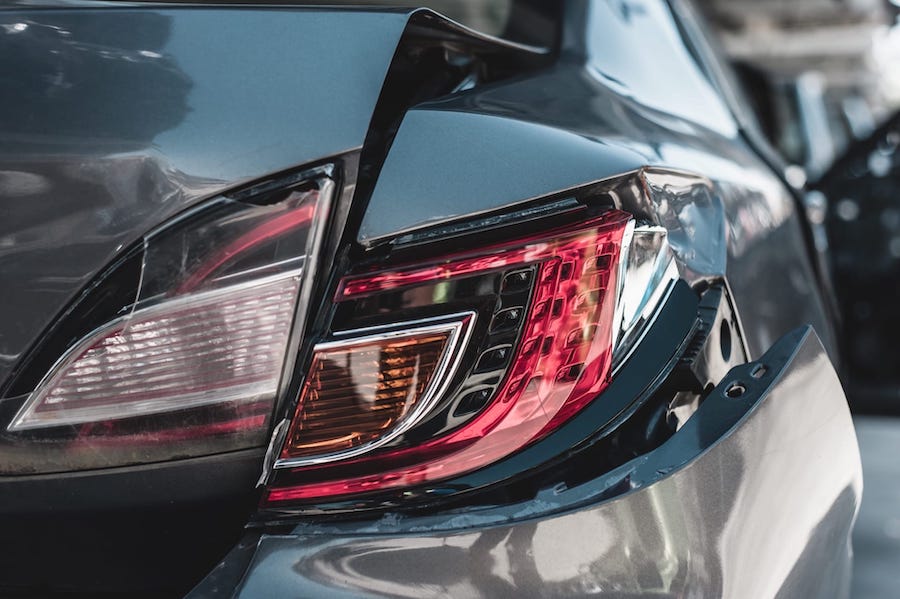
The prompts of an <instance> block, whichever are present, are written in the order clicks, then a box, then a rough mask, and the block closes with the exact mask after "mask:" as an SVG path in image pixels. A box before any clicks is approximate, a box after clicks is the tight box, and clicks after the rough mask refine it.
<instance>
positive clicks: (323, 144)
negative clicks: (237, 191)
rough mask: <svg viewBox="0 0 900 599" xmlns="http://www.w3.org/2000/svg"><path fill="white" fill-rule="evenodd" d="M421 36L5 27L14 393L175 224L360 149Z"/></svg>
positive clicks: (195, 27)
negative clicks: (33, 347) (145, 238)
mask: <svg viewBox="0 0 900 599" xmlns="http://www.w3.org/2000/svg"><path fill="white" fill-rule="evenodd" d="M407 21H408V14H405V13H398V12H354V11H321V10H319V11H317V10H310V9H290V10H288V9H254V10H242V9H210V8H193V9H181V8H171V9H164V8H159V7H153V8H150V7H144V8H139V9H138V8H133V9H121V8H109V7H106V8H104V9H99V10H87V9H83V8H78V9H71V10H37V9H34V10H26V9H22V10H21V11H3V12H0V286H2V288H3V292H2V293H0V314H2V315H3V316H2V318H3V321H4V322H3V326H2V327H0V381H2V380H3V379H4V378H5V376H6V374H7V373H8V372H9V369H10V368H11V367H12V365H13V364H14V363H15V362H16V360H17V359H18V358H19V356H20V355H21V354H22V352H23V351H25V350H26V348H27V347H28V346H29V345H30V344H31V343H33V342H34V341H35V339H36V337H37V336H38V335H39V334H40V333H41V331H42V330H43V329H44V328H45V327H46V326H47V324H48V322H49V321H50V320H51V319H52V318H53V317H54V316H55V315H56V314H57V313H58V312H59V311H60V310H61V309H62V308H63V307H64V306H65V305H66V304H67V302H69V301H70V300H71V298H72V297H73V296H74V295H75V294H76V293H77V292H78V291H79V290H80V289H81V288H82V287H83V286H84V285H85V284H86V283H87V282H88V281H89V280H90V279H91V278H92V277H93V276H94V275H95V274H96V272H97V271H98V270H99V269H100V268H102V267H103V266H104V265H106V264H107V263H108V262H109V261H110V260H111V259H112V258H113V257H114V256H115V255H116V254H117V252H119V250H121V249H122V248H123V247H124V246H126V245H128V244H130V243H132V242H134V241H135V240H137V239H139V238H140V237H141V236H142V235H143V234H144V233H146V232H147V231H148V230H149V229H151V228H152V227H154V226H156V225H157V224H159V223H160V222H162V221H163V220H164V219H165V218H167V217H169V216H171V215H173V214H175V213H177V212H179V211H180V210H182V209H184V208H185V207H187V206H190V205H192V204H194V203H196V202H197V201H198V200H200V199H203V198H206V197H210V196H213V195H215V194H218V193H221V192H222V191H223V190H227V189H228V188H231V187H233V186H235V185H238V184H240V183H242V182H244V181H248V180H252V179H256V178H259V177H262V176H266V175H268V174H270V173H274V172H277V171H281V170H284V169H287V168H292V167H295V166H297V165H301V164H304V163H309V162H310V161H314V160H318V159H320V158H322V157H325V156H330V155H334V154H338V153H341V152H346V151H348V150H354V149H357V148H359V147H360V146H361V145H362V143H363V140H364V138H365V135H366V132H367V130H368V125H369V119H370V118H371V115H372V111H373V109H374V106H375V103H376V101H377V99H378V94H379V93H380V91H381V86H382V83H383V80H384V76H385V73H386V71H387V68H388V65H389V64H390V61H391V58H392V56H393V53H394V51H395V49H396V46H397V42H398V40H399V39H400V36H401V34H402V32H403V30H404V28H405V26H406V23H407ZM351 39H352V40H354V43H346V41H347V40H351Z"/></svg>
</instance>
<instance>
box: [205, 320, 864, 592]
mask: <svg viewBox="0 0 900 599" xmlns="http://www.w3.org/2000/svg"><path fill="white" fill-rule="evenodd" d="M823 471H828V472H830V473H831V474H830V476H828V477H827V478H822V477H821V476H819V475H818V474H817V473H820V472H823ZM861 489H862V482H861V478H860V465H859V453H858V450H857V446H856V439H855V434H854V431H853V425H852V422H851V419H850V414H849V411H848V409H847V402H846V399H845V397H844V393H843V391H842V389H841V385H840V383H839V381H838V378H837V375H836V374H835V372H834V370H833V368H832V366H831V363H830V362H829V360H828V358H827V356H826V354H825V351H824V349H823V347H822V345H821V343H820V341H819V339H818V337H816V335H815V333H814V332H813V331H812V329H811V328H802V329H797V330H795V331H793V332H792V333H790V334H788V335H786V336H785V337H783V338H782V339H781V340H779V341H778V342H777V343H776V344H775V345H774V346H772V348H771V349H770V350H769V351H768V352H767V353H766V354H765V355H764V356H763V357H762V358H761V359H760V360H758V361H754V362H750V363H748V364H744V365H741V366H738V367H735V368H733V369H731V370H730V371H729V372H728V374H727V375H726V376H725V377H724V378H723V379H722V382H721V383H720V384H719V385H718V386H717V387H716V388H715V389H714V390H713V391H712V392H711V393H710V394H709V395H708V396H707V398H706V399H705V401H704V402H703V403H702V404H701V405H700V407H699V409H698V410H697V411H696V413H694V414H693V416H692V417H691V418H690V419H689V420H687V421H686V422H685V423H684V425H683V426H681V428H680V429H679V430H678V431H677V432H676V433H675V434H674V435H673V436H672V437H671V438H669V439H668V440H667V441H666V442H665V443H663V444H662V445H661V446H659V447H657V448H656V449H655V450H653V451H651V452H649V453H646V454H644V455H642V456H640V457H638V458H635V459H633V460H631V461H629V462H627V463H625V464H623V465H622V466H620V467H619V468H616V469H615V470H613V471H610V472H606V473H604V474H602V475H600V476H598V477H597V478H594V479H592V480H589V481H587V482H584V483H582V484H579V485H577V486H570V487H565V486H562V485H560V486H558V487H556V488H554V489H548V490H547V491H545V492H544V493H543V494H542V495H541V496H539V497H538V498H537V499H532V500H529V501H527V502H523V503H521V504H517V505H505V506H503V507H502V508H484V509H480V510H477V511H469V512H466V511H459V512H457V513H455V514H451V515H450V516H448V514H446V513H442V514H439V515H434V516H415V517H400V516H396V515H390V514H389V515H387V516H384V517H382V518H381V519H380V520H378V521H370V522H364V523H360V522H343V523H337V524H307V525H301V526H299V527H297V528H294V529H293V530H292V531H290V532H289V534H284V535H277V536H275V535H268V534H263V535H260V536H254V537H248V538H247V541H248V543H249V544H250V545H249V546H247V545H246V544H245V546H243V547H239V548H236V549H235V550H234V551H233V552H232V554H231V555H230V556H229V558H226V560H225V562H224V563H223V564H222V565H221V566H220V568H219V569H217V571H215V572H214V573H213V574H212V575H210V577H209V578H208V579H207V580H206V581H204V583H202V584H201V586H200V587H198V588H197V589H196V590H195V595H196V596H209V595H210V594H215V590H216V587H217V588H218V589H226V588H227V589H234V586H229V585H228V584H227V583H226V579H228V578H231V577H234V580H235V581H236V580H238V579H240V580H241V582H240V584H239V586H238V587H237V590H236V591H235V595H236V596H239V597H280V596H347V597H350V596H354V597H356V596H378V597H442V596H473V597H479V596H481V597H503V596H509V597H523V596H582V595H586V594H597V595H600V596H609V597H631V596H636V595H638V594H640V596H645V595H649V596H653V597H694V596H702V597H760V598H761V597H776V596H777V597H819V596H829V597H832V596H835V595H836V593H835V591H836V590H837V591H838V593H837V595H840V591H841V590H842V589H843V590H846V589H848V588H849V587H848V583H849V576H850V571H849V564H850V561H849V552H850V547H849V535H850V528H851V527H852V523H853V521H854V519H855V512H856V510H857V508H858V505H859V499H860V494H861ZM223 583H224V584H223Z"/></svg>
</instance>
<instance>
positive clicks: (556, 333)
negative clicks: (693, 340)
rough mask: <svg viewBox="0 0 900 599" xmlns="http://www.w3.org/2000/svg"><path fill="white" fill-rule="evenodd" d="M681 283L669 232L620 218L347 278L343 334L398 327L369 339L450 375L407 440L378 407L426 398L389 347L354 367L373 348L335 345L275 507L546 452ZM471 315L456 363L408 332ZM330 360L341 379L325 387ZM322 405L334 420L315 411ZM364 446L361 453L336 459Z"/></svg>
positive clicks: (306, 408) (272, 502) (291, 443)
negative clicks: (543, 446)
mask: <svg viewBox="0 0 900 599" xmlns="http://www.w3.org/2000/svg"><path fill="white" fill-rule="evenodd" d="M632 250H634V251H632ZM673 276H674V270H673V263H672V261H671V255H670V252H669V250H668V246H667V244H666V240H665V231H664V230H661V229H659V228H655V227H637V228H636V227H635V223H634V220H633V219H632V217H631V216H630V215H628V214H627V213H624V212H621V211H618V210H609V211H607V212H605V213H603V214H602V215H601V216H598V217H595V218H592V219H589V220H587V221H583V222H579V223H577V224H573V225H571V226H568V227H564V228H561V229H557V230H554V231H550V232H548V233H545V234H541V235H537V236H533V237H529V238H525V239H519V240H515V241H511V242H508V243H501V244H498V245H495V246H492V247H488V248H483V249H480V250H474V251H469V252H462V253H458V254H456V255H451V256H447V257H444V258H442V259H438V260H432V261H429V262H428V263H425V264H414V265H406V266H400V267H395V268H389V269H385V270H381V271H376V272H368V273H362V274H354V275H350V276H348V277H345V278H344V279H343V280H342V281H341V282H340V285H339V287H338V290H337V294H336V297H335V302H336V305H337V312H336V318H337V319H338V320H340V319H341V317H342V314H343V317H344V318H345V319H346V320H349V321H359V320H363V321H365V320H366V319H371V318H373V317H374V318H375V319H376V320H379V321H384V320H385V318H387V320H388V321H389V322H387V323H385V324H382V325H375V326H372V327H368V328H367V329H365V330H366V331H368V334H372V332H373V331H374V332H376V334H377V332H378V331H379V330H383V331H384V332H385V333H387V332H390V331H398V330H399V331H406V335H407V336H406V337H405V339H406V340H407V342H408V343H410V344H412V345H415V344H422V345H428V344H431V346H432V347H433V348H434V349H433V350H432V353H430V354H429V358H428V364H432V363H434V361H435V360H437V359H438V354H441V355H442V356H445V357H446V356H449V359H452V361H453V363H454V367H453V373H451V374H450V375H448V376H449V379H448V380H446V381H443V382H442V383H441V384H442V385H443V391H442V392H441V393H440V397H438V398H437V399H435V400H433V402H432V405H431V407H430V408H429V409H428V410H423V411H422V412H420V413H418V414H417V416H416V418H415V419H410V420H406V421H404V422H406V426H405V427H404V428H403V429H402V430H398V428H399V424H392V423H389V422H388V421H387V419H386V414H389V413H391V412H390V410H391V408H385V409H384V410H385V411H381V410H378V409H375V407H374V406H375V405H376V404H377V403H378V402H379V399H378V398H379V397H380V396H379V393H381V394H386V395H389V396H391V397H398V398H399V397H418V396H422V395H424V394H425V393H426V392H427V390H428V388H429V387H428V384H429V383H426V384H423V382H422V381H421V380H420V379H419V378H416V377H410V376H395V373H394V372H393V371H392V370H391V369H390V368H389V367H386V365H385V364H384V360H385V358H384V352H387V351H389V344H388V342H387V341H386V340H384V341H372V343H374V345H370V346H368V347H370V348H371V352H370V356H369V360H368V361H366V360H360V362H359V363H357V362H356V361H355V360H354V359H353V358H351V356H353V352H354V347H356V346H358V345H359V344H360V343H362V341H361V339H359V338H356V335H355V333H354V332H353V331H352V330H351V331H340V330H338V331H336V332H335V333H334V337H335V339H334V340H332V341H329V342H327V343H326V344H323V345H320V346H317V347H316V348H315V349H314V352H313V357H312V366H311V368H310V370H309V373H308V375H307V379H306V380H307V383H306V385H305V386H304V387H303V390H302V392H301V393H300V397H299V398H298V400H297V405H296V410H295V413H294V417H293V419H292V422H291V425H290V429H289V431H288V433H287V435H286V439H285V442H284V444H283V446H282V448H281V451H280V455H279V458H278V460H277V461H276V463H275V467H276V475H275V478H274V481H273V483H272V485H271V486H270V488H269V489H268V491H267V495H266V497H265V499H264V503H265V504H266V505H269V506H272V507H277V506H278V505H281V504H284V503H290V502H297V501H300V502H303V501H317V500H322V499H330V498H340V497H346V496H351V495H357V494H361V493H367V492H373V491H383V490H389V489H397V488H403V487H411V486H415V485H424V484H429V483H433V482H435V481H439V480H444V479H448V478H451V477H454V476H457V475H461V474H464V473H467V472H471V471H473V470H476V469H479V468H481V467H483V466H486V465H488V464H491V463H494V462H496V461H499V460H501V459H503V458H505V457H507V456H509V455H511V454H513V453H514V452H516V451H518V450H520V449H522V448H523V447H525V446H527V445H529V444H531V443H534V442H535V441H537V440H539V439H541V438H542V437H544V436H546V435H547V434H548V433H549V432H551V431H553V430H554V429H556V428H557V427H559V426H560V425H561V424H562V423H564V422H565V421H567V420H568V419H569V418H571V417H572V416H573V415H574V414H576V413H577V412H578V411H579V410H581V409H582V408H583V407H584V406H585V405H587V403H589V402H591V401H593V400H594V399H595V398H597V397H598V396H599V395H600V394H601V393H602V391H603V390H604V388H605V387H606V385H607V384H608V382H609V380H610V377H611V376H612V373H613V369H614V366H615V360H617V359H619V360H621V359H624V357H625V356H627V347H626V346H627V345H628V344H630V343H634V341H635V339H637V338H639V330H640V329H641V327H642V323H643V322H645V321H646V319H647V318H649V316H650V314H651V313H652V310H653V309H654V308H655V303H656V302H658V300H659V298H660V296H661V293H662V292H661V291H660V290H661V289H665V288H666V287H667V283H668V282H669V280H670V279H671V278H672V277H673ZM626 286H631V287H634V286H640V287H641V288H640V289H639V290H633V289H629V290H627V291H626V289H625V287H626ZM464 305H467V306H468V307H470V308H472V309H473V312H472V313H471V315H470V316H466V319H467V320H468V321H471V322H470V323H469V324H467V325H466V327H467V328H472V329H473V330H474V331H475V332H474V334H473V335H472V338H471V339H470V340H469V342H468V343H467V344H464V345H465V347H462V346H460V347H456V348H454V349H452V350H450V349H448V347H447V344H446V343H443V344H441V343H438V342H436V341H435V338H434V337H433V331H432V329H428V330H427V331H423V332H417V330H416V325H415V322H410V323H406V324H404V323H403V322H397V319H398V318H399V316H400V315H402V314H405V313H414V312H415V310H416V307H419V308H420V309H421V310H426V311H430V312H435V311H440V310H442V309H443V310H451V309H455V308H458V307H460V306H464ZM432 318H434V319H437V320H441V319H446V318H447V316H444V315H438V316H434V317H432ZM390 321H393V322H390ZM416 322H419V323H421V321H416ZM379 327H380V328H379ZM439 347H440V349H439ZM409 355H411V354H409ZM325 361H334V362H336V363H340V364H342V366H341V367H340V368H337V367H332V370H333V371H334V372H335V373H336V374H333V375H331V377H330V378H323V376H322V368H323V367H322V364H323V363H324V362H325ZM411 363H412V362H411V359H407V361H406V362H404V364H407V365H408V364H411ZM337 372H339V374H337ZM429 372H432V371H431V370H429ZM432 376H433V375H432ZM429 380H430V379H429ZM323 395H324V396H326V397H327V398H328V401H329V402H330V403H329V404H328V406H329V410H328V411H326V410H321V409H319V408H318V404H319V403H321V401H322V397H323ZM360 404H362V405H367V406H371V409H368V410H366V409H359V407H358V406H359V405H360ZM397 405H399V404H397ZM420 405H421V404H420ZM354 406H357V407H354ZM394 409H396V408H394ZM313 414H314V415H315V417H313ZM314 421H316V422H315V425H314V424H313V422H314ZM399 422H400V419H397V420H396V423H399ZM313 426H315V427H316V428H315V433H313V429H312V427H313ZM363 437H365V439H367V441H366V442H365V443H367V445H364V444H362V443H360V444H358V445H357V447H358V448H362V450H360V451H352V450H351V451H344V452H341V451H335V450H336V449H339V448H340V447H341V446H342V444H346V443H347V442H348V441H347V439H349V438H360V439H361V438H363ZM317 447H321V448H322V449H323V451H317Z"/></svg>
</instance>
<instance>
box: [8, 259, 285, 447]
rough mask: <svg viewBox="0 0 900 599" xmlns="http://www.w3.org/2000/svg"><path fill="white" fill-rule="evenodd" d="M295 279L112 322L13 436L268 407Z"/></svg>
mask: <svg viewBox="0 0 900 599" xmlns="http://www.w3.org/2000/svg"><path fill="white" fill-rule="evenodd" d="M299 274H300V273H288V274H286V275H281V276H278V277H275V278H274V279H273V280H269V281H261V282H249V283H245V284H242V285H239V286H235V287H224V288H222V289H219V290H214V291H210V292H206V293H198V294H193V295H190V296H187V297H184V298H180V299H179V300H171V301H164V302H160V303H158V304H157V305H155V306H152V307H149V308H145V309H142V310H137V311H135V312H134V313H132V314H131V315H129V316H127V317H125V318H123V319H122V320H121V321H119V322H115V323H112V324H110V325H109V326H108V327H106V328H105V329H104V330H102V331H99V332H97V333H96V334H94V335H92V336H91V337H89V338H88V339H86V340H85V341H83V342H82V343H81V344H79V345H77V346H76V347H75V348H74V349H73V350H72V351H71V352H70V353H69V355H68V359H66V360H65V361H63V362H62V363H61V364H60V365H59V366H58V368H57V369H55V371H54V372H53V375H52V376H51V377H50V378H48V379H47V381H46V382H45V383H44V384H42V385H41V386H40V387H39V388H38V389H37V391H36V392H35V393H34V395H33V396H32V397H31V398H30V399H29V401H28V402H27V403H26V404H25V406H24V407H23V409H22V410H21V411H20V412H19V414H18V415H17V416H16V418H15V419H14V420H13V422H12V424H10V426H9V430H10V431H17V430H25V429H31V428H40V427H49V426H62V425H67V424H77V423H82V422H91V421H102V420H115V419H121V418H130V417H134V416H140V415H144V414H152V413H157V412H166V411H171V410H181V409H185V408H191V407H195V406H200V405H205V404H217V403H221V404H227V403H231V402H253V401H268V402H269V403H270V404H271V401H272V400H273V399H274V397H275V393H276V392H277V390H278V383H279V381H280V379H281V370H282V365H283V364H284V357H285V350H286V348H287V342H288V337H289V335H290V331H291V323H292V322H293V318H294V309H295V306H296V303H297V289H298V287H299V284H298V283H299Z"/></svg>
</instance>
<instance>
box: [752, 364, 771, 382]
mask: <svg viewBox="0 0 900 599" xmlns="http://www.w3.org/2000/svg"><path fill="white" fill-rule="evenodd" d="M767 372H769V369H768V368H766V365H765V364H757V365H756V366H754V367H753V370H751V371H750V376H752V377H753V378H755V379H761V378H762V377H764V376H766V373H767Z"/></svg>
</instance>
